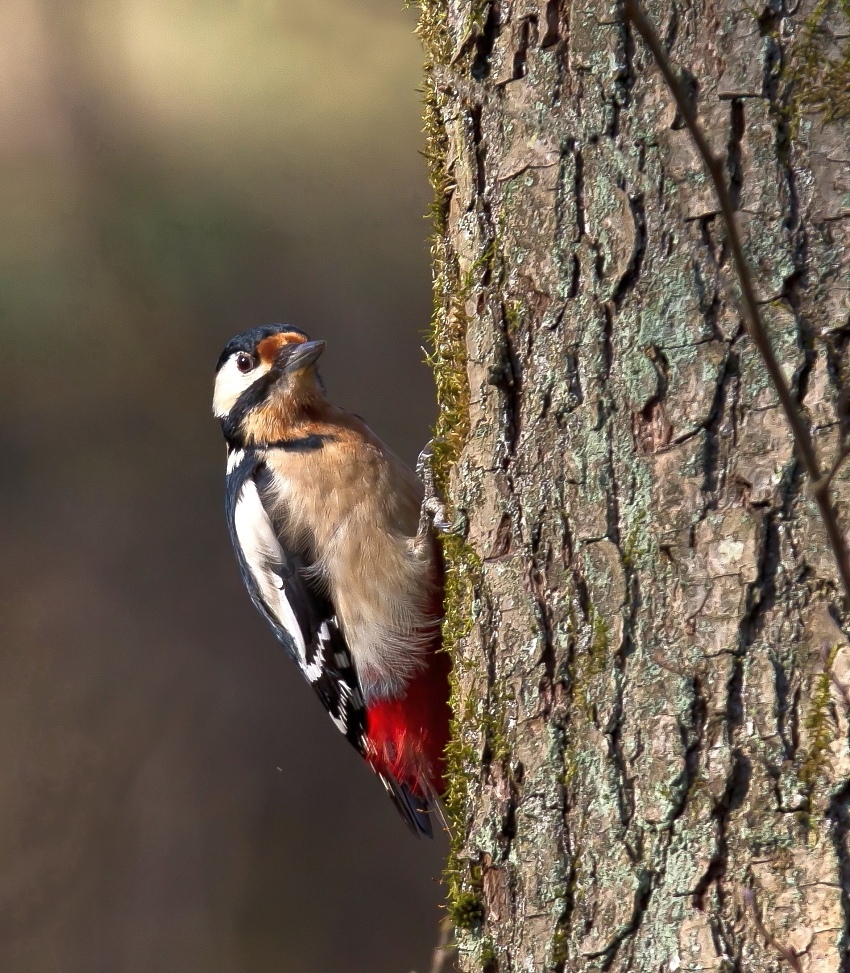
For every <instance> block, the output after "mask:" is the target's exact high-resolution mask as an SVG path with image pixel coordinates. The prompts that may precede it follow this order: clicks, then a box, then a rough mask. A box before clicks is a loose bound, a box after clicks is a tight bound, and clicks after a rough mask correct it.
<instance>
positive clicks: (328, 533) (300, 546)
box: [213, 325, 450, 837]
mask: <svg viewBox="0 0 850 973" xmlns="http://www.w3.org/2000/svg"><path fill="white" fill-rule="evenodd" d="M324 350H325V342H324V341H310V340H309V339H308V337H307V335H305V334H304V333H303V332H302V331H299V330H298V329H297V328H292V327H288V326H283V325H270V326H267V327H261V328H255V329H254V330H252V331H246V332H245V333H244V334H241V335H239V336H237V337H236V338H233V340H232V341H230V342H229V343H228V345H227V346H226V347H225V349H224V351H223V352H222V354H221V357H220V358H219V361H218V366H217V369H216V380H215V394H214V397H213V412H214V414H215V415H216V416H217V417H218V418H219V419H220V420H221V425H222V429H223V431H224V438H225V440H226V443H227V477H226V501H225V506H226V514H227V522H228V527H229V530H230V538H231V541H232V543H233V547H234V549H235V552H236V557H237V560H238V562H239V569H240V572H241V574H242V578H243V581H244V582H245V585H246V587H247V588H248V592H249V594H250V596H251V600H252V601H253V603H254V605H255V606H256V608H257V609H258V610H259V611H260V613H261V614H262V615H263V616H264V617H265V619H266V620H267V621H268V622H269V624H270V625H271V627H272V629H273V630H274V633H275V635H276V636H277V638H278V640H279V641H280V642H281V643H282V644H283V646H284V648H285V649H286V651H287V652H288V653H289V655H290V656H291V657H292V658H293V659H294V660H295V662H296V663H297V665H298V666H299V668H300V669H301V671H302V673H303V674H304V676H305V677H306V678H307V681H308V682H309V683H310V685H311V686H312V687H313V689H314V690H315V691H316V693H317V695H318V696H319V699H320V700H321V701H322V703H323V704H324V706H325V708H326V709H327V710H328V713H329V714H330V717H331V719H332V720H333V722H334V723H335V724H336V726H337V727H338V729H339V730H340V731H341V732H342V733H343V734H344V735H345V737H346V739H347V740H348V741H349V742H350V743H351V744H353V745H354V747H355V748H356V749H357V750H358V751H359V752H360V753H361V754H362V755H363V757H365V759H366V760H367V761H368V763H369V764H370V766H371V767H372V769H373V770H374V771H375V773H376V774H377V775H378V776H379V777H380V779H381V781H382V782H383V784H384V786H385V787H386V789H387V791H388V792H389V794H390V797H391V798H392V799H393V801H394V803H395V805H396V807H397V808H398V810H399V811H400V813H401V815H402V817H403V818H404V819H405V821H406V822H407V823H408V825H409V826H410V827H411V828H412V829H413V831H414V833H415V834H417V835H428V836H429V837H430V836H431V835H432V833H433V832H432V825H431V818H430V815H431V811H432V810H434V809H435V808H436V807H437V805H436V800H437V796H438V795H439V794H440V793H441V792H442V790H443V771H444V750H445V747H446V743H447V741H448V733H449V715H450V713H449V702H448V697H449V689H448V677H449V669H450V663H449V659H448V656H447V655H446V654H445V653H444V652H441V651H440V617H441V611H442V580H443V572H442V562H441V558H440V554H439V550H438V546H437V544H436V542H435V539H434V533H433V525H432V521H434V520H435V519H436V520H437V521H438V522H439V520H440V518H441V516H442V514H441V510H440V505H439V503H438V502H437V501H436V498H435V497H433V496H430V497H428V498H425V497H424V495H423V494H424V490H423V485H422V483H421V482H420V481H419V479H418V478H417V477H416V475H414V473H413V472H412V471H411V470H410V469H409V468H408V467H407V466H405V464H404V463H402V461H401V460H400V459H399V458H398V457H397V456H395V455H394V453H393V452H392V451H391V450H390V449H389V447H387V446H386V445H385V444H384V443H383V442H381V440H380V439H379V438H378V437H377V436H376V435H375V434H374V433H373V432H372V431H371V430H370V429H369V427H368V426H367V425H366V424H365V423H364V422H363V421H362V419H360V418H359V417H358V416H355V415H352V414H351V413H349V412H346V411H345V410H343V409H340V408H337V407H336V406H334V405H332V404H331V403H330V402H329V401H328V400H327V398H326V397H325V393H324V387H323V385H322V383H321V380H320V379H319V376H318V373H317V370H316V361H317V359H318V358H319V356H320V355H321V354H322V352H323V351H324ZM425 479H426V480H427V479H428V478H427V477H425ZM423 501H424V502H423ZM442 526H445V525H442Z"/></svg>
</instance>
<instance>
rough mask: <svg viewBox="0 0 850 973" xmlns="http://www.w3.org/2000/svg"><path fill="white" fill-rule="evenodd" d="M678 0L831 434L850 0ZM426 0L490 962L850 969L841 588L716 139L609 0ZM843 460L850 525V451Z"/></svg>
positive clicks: (841, 317)
mask: <svg viewBox="0 0 850 973" xmlns="http://www.w3.org/2000/svg"><path fill="white" fill-rule="evenodd" d="M647 8H648V12H649V13H650V15H651V17H652V18H653V20H654V22H655V23H656V25H657V27H658V30H659V33H660V34H661V36H662V37H663V38H664V39H665V42H666V44H667V46H668V49H669V50H670V55H671V58H672V59H673V60H674V62H675V63H677V64H678V65H680V66H682V67H683V68H684V69H685V70H686V71H687V72H689V73H690V75H691V76H692V77H693V90H694V96H695V98H696V99H697V104H698V111H699V115H700V118H701V119H702V121H703V124H704V125H705V127H706V128H707V130H708V131H709V132H710V135H711V141H712V143H713V145H714V147H715V148H716V149H717V150H719V151H725V152H726V153H727V158H728V171H729V176H730V179H731V182H732V185H733V188H734V192H735V200H736V204H737V206H738V209H739V219H740V225H741V228H742V232H743V234H744V237H745V241H746V246H747V250H748V254H749V257H750V259H751V261H752V263H753V265H754V267H755V268H756V275H757V287H758V293H759V296H760V299H761V300H762V301H763V302H764V310H765V314H766V316H767V319H768V323H769V326H770V329H771V333H772V337H773V340H774V342H775V344H776V348H777V352H778V355H779V357H780V360H781V362H782V363H783V367H784V368H785V369H786V371H787V374H788V376H789V377H790V378H791V379H792V381H793V383H794V388H795V392H796V394H798V396H799V398H800V400H801V401H802V403H803V404H804V407H805V411H806V413H807V416H808V418H809V420H810V421H811V423H812V424H813V427H815V428H816V430H817V441H818V446H819V448H820V450H821V454H822V458H823V460H824V462H825V463H826V462H828V461H829V458H830V457H831V456H833V455H834V454H835V452H836V449H837V444H838V441H839V437H840V435H841V434H842V432H845V433H846V431H847V428H846V427H847V401H846V393H845V391H844V390H846V388H847V382H848V379H850V347H848V345H850V318H849V317H848V315H850V284H848V267H850V257H848V253H850V169H849V168H848V160H850V148H848V145H850V138H848V136H850V126H848V123H847V120H846V118H843V117H841V116H842V110H841V105H840V104H839V103H838V102H836V101H832V102H830V103H829V104H824V103H823V99H820V100H819V99H818V97H817V94H818V92H817V89H816V85H817V84H818V82H819V79H822V78H823V76H824V72H825V68H824V66H826V69H827V70H828V71H831V72H832V74H831V75H829V76H830V77H831V78H832V83H833V84H835V77H836V76H837V75H840V71H841V65H842V64H845V65H846V61H847V53H846V50H847V48H846V46H847V40H846V37H847V34H848V31H849V30H850V21H848V18H847V4H846V3H844V4H842V3H840V2H836V3H825V2H814V0H802V2H800V3H798V4H796V5H795V4H791V3H780V2H778V0H777V2H774V3H771V4H770V5H767V6H765V5H754V6H749V5H746V4H744V3H743V2H741V0H715V2H711V0H708V2H700V0H678V2H676V0H652V2H649V3H648V4H647ZM421 29H422V33H423V35H424V38H425V41H426V44H427V45H428V51H429V57H430V60H429V73H428V79H429V81H428V88H427V92H426V95H427V105H428V114H427V120H428V124H429V129H430V134H431V147H432V152H431V155H432V171H433V175H434V181H435V185H436V187H437V191H438V213H437V217H438V235H437V239H436V242H435V257H436V266H437V284H438V287H437V309H436V348H437V350H436V355H435V359H436V366H437V374H438V382H439V385H440V393H441V399H442V403H443V408H444V412H443V418H442V420H441V423H442V426H441V429H442V432H443V434H444V436H446V438H447V441H448V446H446V447H445V454H444V456H443V459H444V460H445V461H446V462H451V461H457V465H456V466H455V467H454V471H453V473H452V475H451V479H450V495H451V500H452V502H453V505H454V507H455V508H456V510H458V511H461V512H463V514H464V515H465V518H466V521H467V523H468V533H467V536H466V542H465V543H460V542H457V543H452V544H451V545H450V546H449V552H448V553H449V559H450V581H451V582H452V584H451V585H450V598H451V599H452V600H451V602H450V604H449V609H448V619H449V621H448V630H447V636H448V640H449V642H450V644H451V645H452V647H453V651H454V654H455V666H456V670H455V671H456V680H455V682H456V685H455V708H456V715H457V727H456V738H455V742H454V746H453V749H452V766H453V769H452V781H451V788H450V804H451V807H450V810H451V812H452V814H453V816H454V818H455V824H456V834H455V848H454V856H453V861H452V864H451V866H450V871H449V884H450V895H451V909H452V914H453V916H454V918H455V921H456V923H457V925H458V926H459V939H460V947H461V955H462V965H463V968H464V969H465V970H479V969H483V970H485V971H490V973H492V971H496V970H498V971H500V973H506V971H520V970H522V971H535V973H536V971H542V970H554V971H558V970H567V971H591V970H594V971H597V970H598V971H605V970H620V971H625V970H634V971H653V973H658V971H667V970H669V971H671V973H672V971H676V970H683V971H684V970H694V971H695V970H729V971H732V970H740V971H750V970H759V971H771V970H773V971H778V970H781V969H784V970H790V969H792V968H793V965H794V963H797V964H798V965H799V966H800V967H801V968H802V969H803V970H806V971H815V970H817V971H827V970H829V971H833V970H834V971H838V970H845V971H846V970H850V954H849V953H848V916H850V847H848V834H849V833H850V782H848V775H850V751H848V699H850V689H848V688H847V687H848V686H850V646H848V640H847V638H846V636H845V634H844V633H843V629H844V628H845V622H846V616H844V615H843V614H842V612H841V610H840V607H841V601H840V598H839V596H838V594H837V590H836V588H837V586H836V573H835V568H834V565H833V562H832V559H831V556H830V554H829V551H828V549H827V548H826V545H825V540H824V532H823V528H822V526H821V524H820V522H819V521H818V518H817V514H816V511H815V508H814V505H813V504H812V503H811V501H810V499H809V498H808V497H807V492H806V486H805V483H804V481H803V477H802V475H801V473H800V470H799V467H798V464H797V463H796V461H795V459H794V455H793V449H792V442H791V438H790V435H789V433H788V430H787V427H786V424H785V421H784V420H783V417H782V414H781V413H780V411H779V409H778V407H777V404H776V400H775V396H774V395H773V393H772V390H771V388H770V387H769V386H768V384H767V381H766V376H765V373H764V370H763V368H762V365H761V363H760V361H759V359H758V357H757V355H756V353H755V350H754V349H753V347H752V345H751V343H750V342H749V340H748V339H747V337H746V335H745V334H744V331H743V327H742V324H741V321H740V318H739V315H738V313H737V311H736V305H735V302H734V293H735V289H736V284H735V281H734V275H733V273H732V270H731V267H730V266H729V262H728V259H727V254H726V252H725V248H724V233H723V227H722V225H720V221H719V219H718V218H717V217H716V210H717V207H716V202H715V199H714V197H713V195H712V192H711V189H710V186H709V183H708V180H707V177H706V176H705V174H704V173H703V171H702V169H701V166H700V163H699V161H698V159H697V157H696V154H695V152H694V149H693V147H692V144H691V141H690V138H689V135H688V133H687V132H686V131H684V130H683V128H682V126H681V124H680V121H679V119H677V116H676V112H675V109H674V106H673V102H672V98H671V96H670V94H669V93H668V91H667V90H666V88H665V86H664V83H663V81H662V79H661V77H660V74H659V72H658V70H657V69H656V67H655V66H654V65H653V63H652V61H651V58H650V56H649V54H648V53H647V52H646V50H645V48H644V47H643V45H642V44H641V42H640V41H639V39H636V38H635V37H633V36H631V35H630V33H629V31H628V30H627V29H626V28H625V27H624V25H623V23H622V17H621V14H620V11H619V9H618V6H617V4H616V3H614V2H609V0H573V2H569V0H503V2H501V3H498V2H489V3H487V2H485V3H481V2H476V3H469V2H461V0H451V2H450V3H449V4H448V7H447V8H446V7H445V6H443V5H442V4H440V3H437V2H427V3H425V5H424V10H423V21H422V28H421ZM824 30H825V33H824ZM842 59H843V60H842ZM848 83H850V72H848ZM836 90H839V91H840V90H841V85H840V84H838V85H837V88H836ZM464 348H465V360H466V369H465V373H463V374H459V373H458V372H457V371H454V372H453V371H452V354H458V353H459V352H460V353H462V352H463V350H464ZM452 436H454V437H455V438H454V440H453V439H452ZM461 439H462V442H461V441H459V440H461ZM836 491H837V496H838V504H839V509H840V511H841V513H842V518H843V519H844V520H846V518H847V511H848V509H850V468H848V469H847V470H846V471H845V472H844V473H843V474H842V475H840V476H839V478H838V480H837V484H836ZM470 613H471V618H472V624H471V626H470V625H468V624H467V625H464V617H465V614H466V616H469V615H470ZM793 954H797V957H798V959H795V958H794V955H793Z"/></svg>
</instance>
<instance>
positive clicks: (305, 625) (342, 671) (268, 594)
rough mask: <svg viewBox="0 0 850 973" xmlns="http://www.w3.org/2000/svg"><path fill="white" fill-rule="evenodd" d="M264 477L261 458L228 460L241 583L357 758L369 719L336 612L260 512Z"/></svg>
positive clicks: (229, 506)
mask: <svg viewBox="0 0 850 973" xmlns="http://www.w3.org/2000/svg"><path fill="white" fill-rule="evenodd" d="M266 476H267V473H266V470H265V467H264V465H263V461H262V458H261V457H260V456H258V455H257V454H256V453H255V452H253V451H249V450H245V451H243V450H239V451H235V452H233V453H231V454H230V457H229V459H228V465H227V491H226V500H225V508H226V513H227V525H228V529H229V530H230V539H231V542H232V543H233V548H234V550H235V552H236V557H237V560H238V562H239V570H240V573H241V574H242V580H243V581H244V582H245V587H246V588H247V589H248V593H249V594H250V596H251V600H252V601H253V603H254V605H255V606H256V608H257V610H258V611H259V612H260V613H261V614H262V615H263V616H264V617H265V619H266V620H267V621H268V623H269V624H270V625H271V627H272V629H273V630H274V633H275V635H276V636H277V638H278V641H279V642H280V643H281V644H282V645H283V647H284V648H285V649H286V651H287V652H288V653H289V655H291V656H292V658H293V659H294V660H295V662H296V663H297V665H298V667H299V668H300V669H301V671H302V672H303V673H304V676H305V677H306V679H307V681H308V682H309V683H310V685H311V686H312V687H313V689H314V690H315V691H316V694H317V695H318V697H319V699H321V701H322V703H323V704H324V706H325V708H326V709H327V711H328V713H329V714H330V717H331V719H332V720H333V721H334V723H335V724H336V726H337V728H338V729H339V730H340V732H341V733H343V734H344V736H345V737H346V738H347V739H348V741H349V742H350V743H352V744H353V745H354V746H355V747H356V748H357V749H358V750H359V751H360V752H361V753H362V752H364V748H365V742H364V736H365V732H366V713H365V706H364V701H363V695H362V693H361V691H360V684H359V682H358V679H357V673H356V671H355V669H354V665H353V663H352V660H351V653H350V652H349V651H348V646H347V645H346V644H345V639H344V638H343V636H342V633H341V632H340V630H339V627H338V626H337V622H336V618H335V617H334V612H333V606H332V605H331V604H330V602H329V601H328V599H327V598H326V597H324V596H323V595H322V594H321V593H320V592H318V591H316V590H315V589H314V588H312V587H311V586H310V584H309V582H308V581H307V577H306V575H305V573H304V569H305V568H306V567H307V565H306V564H305V563H304V561H303V559H302V558H301V556H300V555H299V554H297V553H294V552H287V551H285V550H284V549H283V547H282V546H281V544H280V541H279V539H278V537H277V534H276V532H275V529H274V525H273V523H272V520H271V518H270V516H269V514H268V511H267V510H266V508H265V506H264V501H263V481H264V479H265V477H266Z"/></svg>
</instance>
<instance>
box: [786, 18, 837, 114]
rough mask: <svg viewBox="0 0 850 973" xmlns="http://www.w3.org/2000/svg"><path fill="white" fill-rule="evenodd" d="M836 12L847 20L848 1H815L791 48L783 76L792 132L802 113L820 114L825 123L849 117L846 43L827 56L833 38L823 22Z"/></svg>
mask: <svg viewBox="0 0 850 973" xmlns="http://www.w3.org/2000/svg"><path fill="white" fill-rule="evenodd" d="M839 11H840V12H841V13H843V14H844V16H845V17H847V18H848V19H850V0H818V3H816V4H815V8H814V10H813V11H812V12H811V14H810V15H809V16H808V17H807V18H806V21H805V23H804V24H803V26H802V28H801V30H800V34H799V36H798V38H797V40H796V41H795V42H794V44H793V45H792V46H791V50H790V52H789V54H788V57H787V66H786V67H785V68H784V70H783V75H784V77H785V80H786V81H788V82H790V83H791V93H790V101H791V108H792V113H793V114H792V117H793V119H794V123H795V124H794V126H793V127H794V129H796V128H797V123H798V120H799V116H800V114H801V113H803V112H822V113H823V116H824V118H825V120H826V121H828V122H831V121H835V120H837V119H840V118H848V117H850V41H847V40H846V39H842V45H841V48H840V50H839V51H838V53H837V55H835V56H833V57H831V58H830V57H829V56H828V55H827V48H828V46H829V45H830V43H831V42H832V40H833V38H832V35H831V34H830V33H829V32H828V31H827V29H826V27H825V24H826V20H827V17H829V16H830V15H835V14H837V13H838V12H839Z"/></svg>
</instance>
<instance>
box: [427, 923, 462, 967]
mask: <svg viewBox="0 0 850 973" xmlns="http://www.w3.org/2000/svg"><path fill="white" fill-rule="evenodd" d="M456 958H457V945H456V944H455V937H454V926H453V925H452V921H451V919H443V921H442V922H441V923H440V939H439V941H438V942H437V948H436V949H435V950H434V955H433V957H432V959H431V970H430V973H452V971H453V970H455V969H456V967H455V965H454V961H455V959H456Z"/></svg>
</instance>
